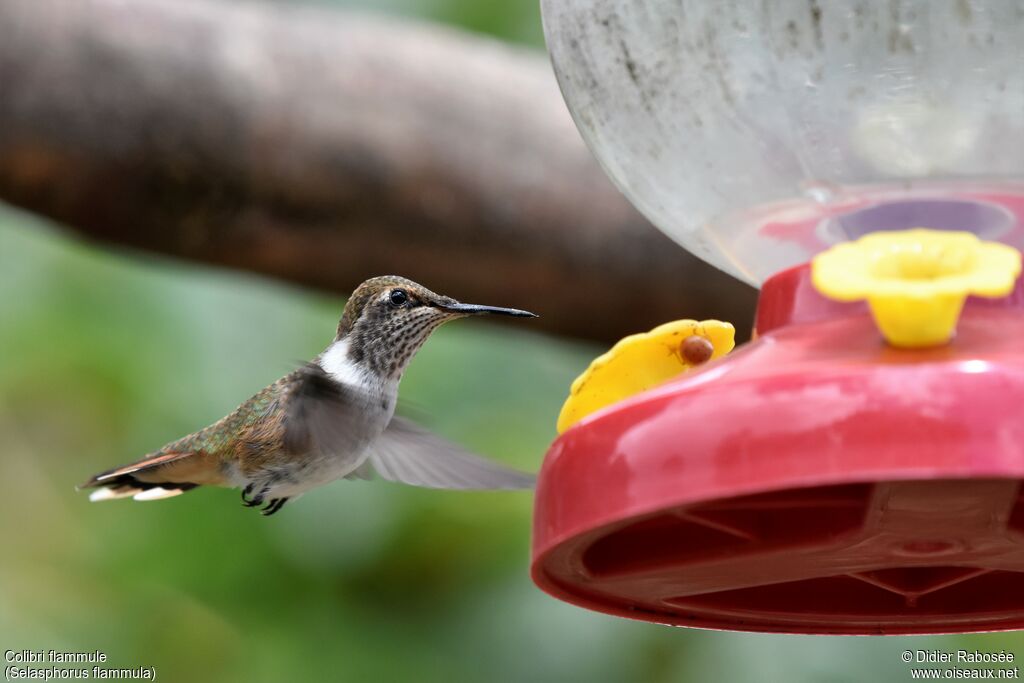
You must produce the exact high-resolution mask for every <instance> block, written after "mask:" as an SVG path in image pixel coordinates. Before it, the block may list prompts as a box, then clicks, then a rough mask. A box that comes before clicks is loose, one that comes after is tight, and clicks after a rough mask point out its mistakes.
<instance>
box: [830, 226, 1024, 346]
mask: <svg viewBox="0 0 1024 683" xmlns="http://www.w3.org/2000/svg"><path fill="white" fill-rule="evenodd" d="M1020 271H1021V255H1020V252H1019V251H1017V250H1016V249H1014V248H1013V247H1009V246H1006V245H1004V244H998V243H995V242H983V241H981V240H979V239H978V238H977V236H976V235H974V234H972V233H969V232H949V231H939V230H926V229H924V228H917V229H914V230H903V231H898V232H875V233H871V234H869V235H866V236H864V237H862V238H860V239H859V240H857V241H856V242H846V243H843V244H839V245H837V246H835V247H832V248H831V249H829V250H828V251H825V252H822V253H821V254H818V256H816V257H815V258H814V261H813V262H812V264H811V279H812V282H813V283H814V286H815V288H816V289H817V290H818V291H819V292H821V293H822V294H824V295H825V296H827V297H829V298H831V299H836V300H837V301H861V300H867V302H868V306H869V307H870V309H871V314H872V315H873V316H874V319H875V324H876V325H877V326H878V329H879V330H880V331H881V333H882V335H883V336H884V337H885V339H886V341H888V342H889V343H890V344H891V345H893V346H900V347H905V348H920V347H927V346H937V345H940V344H945V343H946V342H948V341H949V340H950V339H951V338H952V337H953V334H954V333H955V332H956V323H957V320H958V319H959V318H960V311H961V310H962V309H963V305H964V300H965V299H966V298H967V296H968V295H974V296H983V297H989V298H998V297H1002V296H1006V295H1008V294H1009V293H1010V292H1011V291H1013V285H1014V282H1015V281H1016V280H1017V276H1018V275H1020Z"/></svg>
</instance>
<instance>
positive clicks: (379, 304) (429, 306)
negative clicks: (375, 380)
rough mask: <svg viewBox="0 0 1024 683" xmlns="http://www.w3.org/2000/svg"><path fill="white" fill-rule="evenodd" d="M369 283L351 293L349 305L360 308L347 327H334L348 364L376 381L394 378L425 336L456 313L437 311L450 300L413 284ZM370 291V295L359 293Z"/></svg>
mask: <svg viewBox="0 0 1024 683" xmlns="http://www.w3.org/2000/svg"><path fill="white" fill-rule="evenodd" d="M375 280H380V281H374V280H370V281H368V282H366V283H364V284H363V285H362V286H361V287H360V288H359V290H357V291H356V293H355V294H353V297H352V299H351V300H350V301H349V307H350V306H352V304H353V303H358V304H361V309H360V311H359V314H358V316H352V317H351V318H350V320H351V327H350V328H349V329H347V330H342V328H341V326H339V330H338V333H339V338H341V337H342V336H344V338H346V339H347V340H348V342H349V357H350V358H351V359H352V360H353V361H354V362H356V363H360V364H362V365H363V366H364V367H366V368H367V369H368V370H369V371H370V372H373V373H374V374H375V375H377V376H378V377H381V378H384V379H397V378H398V377H400V376H401V374H402V372H403V371H404V370H405V367H406V366H407V365H408V364H409V361H410V360H411V359H412V356H413V354H415V353H416V351H417V350H419V348H420V346H422V345H423V342H425V341H426V340H427V337H429V336H430V333H431V332H433V331H434V330H435V329H436V328H437V327H438V326H439V325H441V324H442V323H445V322H447V321H449V320H454V319H455V318H459V317H462V315H461V314H459V313H456V312H451V311H446V310H444V309H443V308H442V307H443V306H445V305H450V304H455V303H457V302H456V301H455V300H454V299H451V298H449V297H445V296H441V295H439V294H435V293H434V292H431V291H430V290H429V289H426V288H425V287H422V286H420V285H417V284H416V283H414V282H411V281H409V280H404V279H402V278H376V279H375ZM370 287H372V291H360V290H363V289H364V288H370ZM357 296H358V297H359V298H358V299H357ZM348 317H349V310H348V307H346V310H345V318H348ZM345 318H343V319H342V324H344V323H345Z"/></svg>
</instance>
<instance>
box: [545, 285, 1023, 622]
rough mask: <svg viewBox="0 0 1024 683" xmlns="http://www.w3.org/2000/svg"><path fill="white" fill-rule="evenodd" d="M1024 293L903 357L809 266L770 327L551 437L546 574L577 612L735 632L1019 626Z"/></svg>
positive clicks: (770, 289)
mask: <svg viewBox="0 0 1024 683" xmlns="http://www.w3.org/2000/svg"><path fill="white" fill-rule="evenodd" d="M1022 309H1024V289H1022V287H1021V284H1020V282H1018V286H1017V290H1016V291H1015V292H1014V294H1013V295H1011V296H1010V297H1008V298H1006V299H1000V300H980V299H979V300H975V299H969V300H968V302H967V305H966V306H965V309H964V312H963V315H962V316H961V319H960V323H959V325H958V328H957V329H958V333H957V336H956V338H955V339H954V340H953V342H952V343H950V344H949V345H948V346H944V347H939V348H933V349H925V350H913V351H908V350H898V349H894V348H891V347H889V346H887V345H886V344H885V342H884V341H883V340H882V338H881V336H880V335H879V333H878V331H877V328H876V327H875V325H874V323H873V322H872V320H871V318H870V316H869V315H868V313H867V311H866V309H865V308H864V307H863V306H862V305H860V304H839V303H835V302H832V301H830V300H827V299H825V298H823V297H821V296H820V295H819V294H818V293H817V292H816V291H815V290H814V288H813V287H812V286H811V284H810V277H809V269H808V267H807V266H802V267H799V268H795V269H792V270H789V271H786V272H784V273H781V274H779V275H777V276H775V277H774V278H772V279H771V280H769V281H768V282H767V283H765V286H764V289H763V292H762V296H761V303H760V307H759V310H758V316H757V328H758V331H759V333H760V335H761V336H760V337H759V338H758V339H757V340H756V341H754V342H751V343H750V344H747V345H746V346H744V347H742V348H741V349H739V350H738V351H736V352H734V353H733V354H732V355H730V356H727V357H725V358H724V359H722V360H720V361H718V362H715V363H713V364H711V365H710V366H708V367H707V368H705V369H703V370H701V371H698V372H693V373H690V374H687V375H684V376H682V377H680V378H679V379H678V380H674V381H671V382H668V383H667V384H665V385H663V386H661V387H658V388H656V389H654V390H651V391H648V392H645V393H643V394H641V395H638V396H636V397H633V398H631V399H629V400H628V401H625V402H622V403H620V404H617V405H615V406H613V407H610V408H608V409H606V410H603V411H600V412H598V413H595V414H594V415H592V416H590V417H588V418H587V419H585V420H583V421H582V422H581V423H579V424H578V425H576V426H575V427H573V428H572V429H570V430H568V431H567V432H566V433H564V434H563V435H562V436H561V437H560V438H559V439H558V440H556V441H555V443H554V444H553V445H552V447H551V449H550V451H549V452H548V455H547V458H546V460H545V462H544V466H543V468H542V470H541V474H540V478H539V482H538V486H537V495H536V509H535V516H534V538H533V567H532V573H533V578H534V581H536V583H537V584H538V585H539V586H540V587H541V588H543V589H544V590H545V591H547V592H548V593H550V594H552V595H554V596H555V597H558V598H560V599H562V600H566V601H568V602H571V603H574V604H577V605H580V606H583V607H588V608H590V609H594V610H598V611H602V612H607V613H609V614H615V615H619V616H628V617H632V618H635V619H643V620H647V621H655V622H660V623H666V624H675V625H682V626H697V627H703V628H718V629H730V630H738V631H774V632H788V633H831V634H921V633H947V632H970V631H993V630H1009V629H1019V628H1024V497H1022V495H1021V486H1020V484H1021V481H1020V480H1021V479H1022V478H1024V315H1022Z"/></svg>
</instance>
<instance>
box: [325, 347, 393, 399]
mask: <svg viewBox="0 0 1024 683" xmlns="http://www.w3.org/2000/svg"><path fill="white" fill-rule="evenodd" d="M320 366H321V367H322V368H323V369H324V372H326V373H327V374H328V375H330V377H331V379H333V380H334V381H335V382H337V383H338V384H341V385H344V386H346V387H353V388H355V389H359V390H362V391H373V390H376V391H385V392H386V390H387V389H389V388H391V387H389V386H388V385H389V384H392V382H388V381H385V380H384V379H383V378H381V377H380V376H379V375H377V374H376V373H374V372H372V371H371V370H370V369H369V368H368V367H366V366H365V365H363V364H361V363H357V362H355V361H354V360H352V358H351V356H349V343H348V339H339V340H338V341H336V342H333V343H332V344H331V345H330V346H328V347H327V350H326V351H324V352H323V355H321V356H320ZM395 384H397V382H395ZM395 388H397V387H395Z"/></svg>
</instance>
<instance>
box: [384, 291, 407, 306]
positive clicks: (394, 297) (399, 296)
mask: <svg viewBox="0 0 1024 683" xmlns="http://www.w3.org/2000/svg"><path fill="white" fill-rule="evenodd" d="M388 301H390V302H391V305H392V306H396V307H397V306H404V305H405V304H406V302H407V301H409V295H408V294H407V293H406V291H405V290H404V289H392V290H391V295H390V296H389V297H388Z"/></svg>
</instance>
